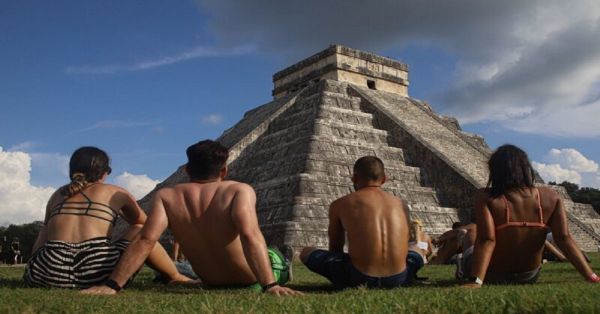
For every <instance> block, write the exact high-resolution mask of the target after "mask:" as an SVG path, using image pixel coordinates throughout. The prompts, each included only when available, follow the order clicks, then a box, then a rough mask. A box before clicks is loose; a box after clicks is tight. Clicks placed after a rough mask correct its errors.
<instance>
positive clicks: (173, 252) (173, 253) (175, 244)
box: [171, 240, 179, 262]
mask: <svg viewBox="0 0 600 314" xmlns="http://www.w3.org/2000/svg"><path fill="white" fill-rule="evenodd" d="M178 257H179V242H177V240H175V241H173V247H172V248H171V259H172V260H173V261H174V262H177V259H178Z"/></svg>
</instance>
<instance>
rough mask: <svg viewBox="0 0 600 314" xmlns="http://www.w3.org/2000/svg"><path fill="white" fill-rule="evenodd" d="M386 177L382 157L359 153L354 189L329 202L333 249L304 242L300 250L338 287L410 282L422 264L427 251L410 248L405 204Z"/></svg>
mask: <svg viewBox="0 0 600 314" xmlns="http://www.w3.org/2000/svg"><path fill="white" fill-rule="evenodd" d="M385 181H386V176H385V170H384V165H383V162H382V161H381V160H380V159H379V158H377V157H375V156H365V157H361V158H359V159H358V160H357V161H356V162H355V163H354V169H353V175H352V182H353V184H354V189H355V190H356V192H353V193H351V194H349V195H346V196H344V197H341V198H339V199H337V200H336V201H334V202H333V203H332V204H331V206H330V207H329V228H328V234H329V250H328V251H327V250H321V249H317V248H314V247H306V248H304V249H303V250H302V253H301V254H300V259H301V260H302V262H303V263H304V264H305V265H306V266H307V267H308V268H309V269H310V270H311V271H313V272H315V273H318V274H320V275H322V276H324V277H326V278H327V279H329V281H331V283H332V284H333V285H334V286H335V287H337V288H348V287H356V286H361V285H366V286H367V287H369V288H394V287H399V286H401V285H405V284H409V283H410V282H411V281H412V279H413V278H415V277H416V273H417V271H418V270H419V269H420V268H421V267H423V264H424V259H423V256H422V255H420V254H419V253H418V252H410V251H409V250H408V240H409V228H408V212H407V205H405V204H404V203H403V201H402V200H401V199H400V198H398V197H395V196H393V195H392V194H390V193H387V192H384V191H383V190H382V189H381V185H383V184H384V183H385ZM346 239H348V253H345V252H344V245H345V244H346Z"/></svg>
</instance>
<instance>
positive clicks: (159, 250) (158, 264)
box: [122, 225, 191, 282]
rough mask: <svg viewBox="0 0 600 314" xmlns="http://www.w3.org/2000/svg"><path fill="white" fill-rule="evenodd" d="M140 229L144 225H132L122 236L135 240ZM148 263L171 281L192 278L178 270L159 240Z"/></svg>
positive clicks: (149, 256) (147, 260)
mask: <svg viewBox="0 0 600 314" xmlns="http://www.w3.org/2000/svg"><path fill="white" fill-rule="evenodd" d="M140 230H142V225H131V226H129V228H127V230H126V231H125V234H124V235H123V237H122V238H123V239H125V240H129V241H130V242H133V240H135V239H136V238H137V237H139V232H140ZM146 265H148V266H150V268H152V269H154V270H156V271H157V272H159V273H161V274H163V275H164V276H165V277H166V278H168V279H169V282H179V281H189V280H191V279H190V278H188V277H186V276H184V275H182V274H180V273H179V272H178V271H177V268H175V264H173V261H171V259H170V258H169V254H167V251H165V248H164V247H163V246H162V245H161V244H160V243H158V242H157V243H156V244H155V245H154V248H153V249H152V251H150V254H149V255H148V258H147V259H146Z"/></svg>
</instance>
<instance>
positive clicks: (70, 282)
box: [23, 237, 129, 288]
mask: <svg viewBox="0 0 600 314" xmlns="http://www.w3.org/2000/svg"><path fill="white" fill-rule="evenodd" d="M127 245H129V241H127V240H119V241H117V242H114V243H111V242H110V240H109V239H108V238H104V237H103V238H94V239H90V240H87V241H84V242H81V243H67V242H63V241H48V242H46V244H45V245H44V246H43V247H41V248H40V249H39V250H37V251H36V252H35V253H34V255H33V256H32V257H31V259H30V260H29V262H28V263H27V268H26V269H25V274H24V275H23V279H24V280H25V282H26V283H27V284H29V285H31V286H34V287H59V288H87V287H91V286H93V285H96V284H101V283H103V282H104V281H105V280H106V279H108V276H109V275H110V274H111V272H112V271H113V269H114V268H115V267H116V266H117V263H118V262H119V258H120V257H121V254H122V253H123V252H124V251H125V249H126V248H127Z"/></svg>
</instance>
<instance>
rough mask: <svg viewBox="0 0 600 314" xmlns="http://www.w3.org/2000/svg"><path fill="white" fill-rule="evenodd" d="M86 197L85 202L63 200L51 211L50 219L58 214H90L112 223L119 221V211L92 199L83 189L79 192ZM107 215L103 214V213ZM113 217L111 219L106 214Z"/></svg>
mask: <svg viewBox="0 0 600 314" xmlns="http://www.w3.org/2000/svg"><path fill="white" fill-rule="evenodd" d="M79 193H81V195H83V197H85V199H86V201H85V202H67V201H63V202H61V203H59V204H58V205H56V206H55V207H54V208H53V209H52V210H51V211H50V216H49V217H48V220H49V219H51V218H52V217H54V216H56V215H78V216H90V217H94V218H98V219H101V220H104V221H108V222H110V223H111V224H112V225H115V224H116V223H117V218H118V217H119V213H118V212H117V211H116V210H114V209H113V208H112V207H110V206H108V205H106V204H102V203H98V202H94V201H92V200H91V199H90V198H89V197H88V196H87V195H86V194H85V193H84V192H83V191H81V192H79ZM101 213H103V214H105V215H103V214H101ZM107 215H108V217H111V218H110V219H109V218H107V217H106V216H107Z"/></svg>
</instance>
